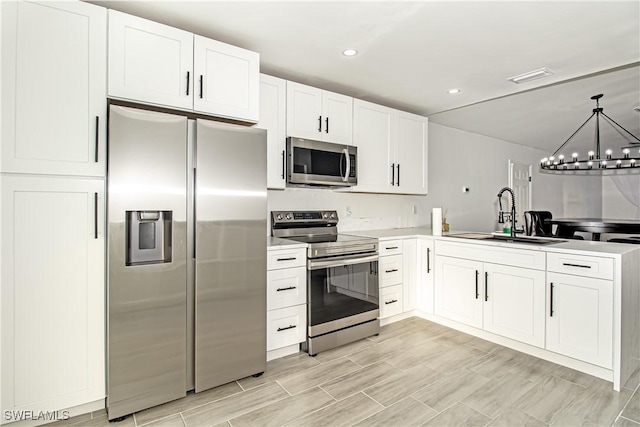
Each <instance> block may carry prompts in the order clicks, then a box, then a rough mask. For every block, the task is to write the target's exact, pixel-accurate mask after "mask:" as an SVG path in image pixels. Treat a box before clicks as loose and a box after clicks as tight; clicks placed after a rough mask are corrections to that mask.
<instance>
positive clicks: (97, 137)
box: [94, 116, 100, 163]
mask: <svg viewBox="0 0 640 427" xmlns="http://www.w3.org/2000/svg"><path fill="white" fill-rule="evenodd" d="M99 145H100V117H99V116H96V152H95V158H94V161H95V162H96V163H98V152H99V150H100V148H99Z"/></svg>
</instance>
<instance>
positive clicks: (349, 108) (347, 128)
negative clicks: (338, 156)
mask: <svg viewBox="0 0 640 427" xmlns="http://www.w3.org/2000/svg"><path fill="white" fill-rule="evenodd" d="M322 127H323V129H322V140H323V141H328V142H335V143H338V144H349V145H351V144H352V143H353V98H352V97H350V96H346V95H341V94H339V93H333V92H328V91H326V90H323V91H322Z"/></svg>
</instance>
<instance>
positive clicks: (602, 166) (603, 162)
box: [600, 160, 607, 169]
mask: <svg viewBox="0 0 640 427" xmlns="http://www.w3.org/2000/svg"><path fill="white" fill-rule="evenodd" d="M600 167H601V168H602V169H606V168H607V161H606V160H603V161H602V162H601V163H600Z"/></svg>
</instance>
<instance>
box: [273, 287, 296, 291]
mask: <svg viewBox="0 0 640 427" xmlns="http://www.w3.org/2000/svg"><path fill="white" fill-rule="evenodd" d="M291 289H298V287H297V286H289V287H286V288H278V289H276V292H282V291H290V290H291Z"/></svg>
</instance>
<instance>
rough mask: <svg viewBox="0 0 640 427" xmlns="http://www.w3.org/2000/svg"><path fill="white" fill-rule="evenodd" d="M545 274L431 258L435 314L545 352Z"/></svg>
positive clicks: (501, 266) (488, 264) (481, 263)
mask: <svg viewBox="0 0 640 427" xmlns="http://www.w3.org/2000/svg"><path fill="white" fill-rule="evenodd" d="M544 284H545V272H544V271H541V270H532V269H528V268H521V267H513V266H506V265H500V264H492V263H483V262H480V261H473V260H468V259H460V258H453V257H446V256H437V257H436V286H435V313H436V314H437V315H439V316H442V317H446V318H448V319H451V320H455V321H457V322H460V323H464V324H466V325H470V326H473V327H476V328H479V329H484V330H486V331H489V332H493V333H495V334H498V335H502V336H505V337H507V338H511V339H514V340H517V341H520V342H524V343H526V344H530V345H534V346H537V347H544V328H545V323H544V301H545V288H544Z"/></svg>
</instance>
